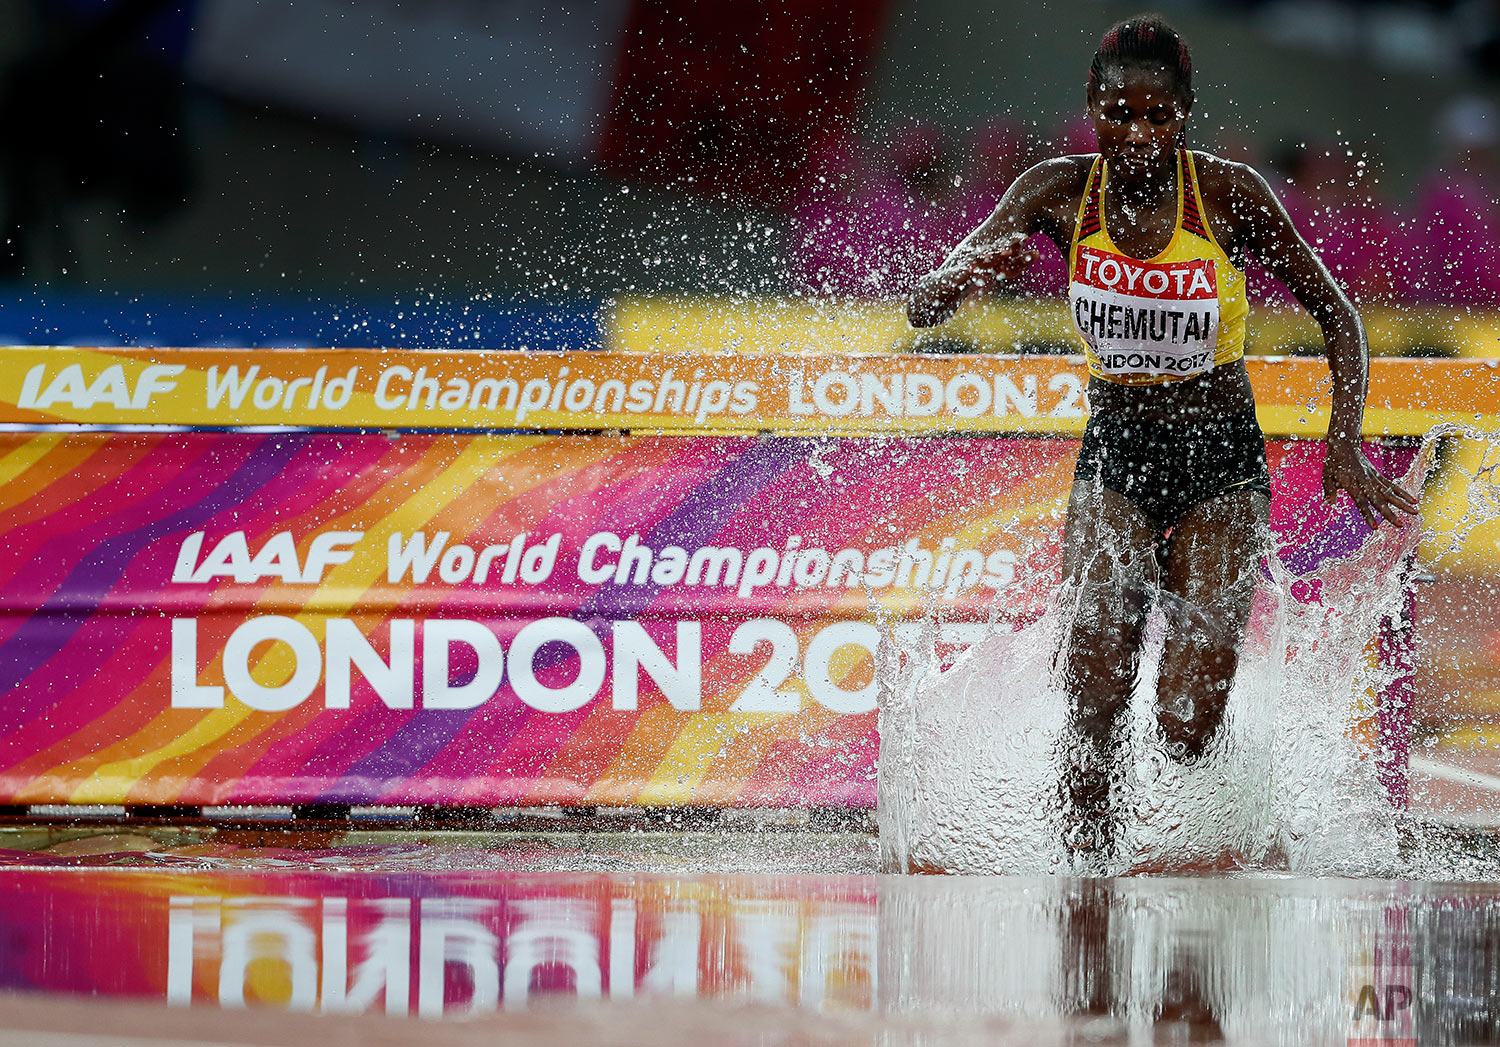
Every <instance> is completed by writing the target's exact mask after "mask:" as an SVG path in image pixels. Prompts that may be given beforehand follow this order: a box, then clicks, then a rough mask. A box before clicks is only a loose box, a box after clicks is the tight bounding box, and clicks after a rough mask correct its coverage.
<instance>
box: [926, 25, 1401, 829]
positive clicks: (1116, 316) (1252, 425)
mask: <svg viewBox="0 0 1500 1047" xmlns="http://www.w3.org/2000/svg"><path fill="white" fill-rule="evenodd" d="M1087 100H1088V114H1089V116H1090V118H1091V119H1092V121H1093V125H1094V130H1095V132H1096V134H1097V136H1098V142H1099V152H1098V154H1096V155H1091V156H1063V157H1058V158H1056V159H1053V160H1047V161H1044V162H1042V163H1040V164H1038V165H1036V166H1035V167H1033V168H1031V169H1030V170H1029V171H1027V172H1026V173H1025V174H1023V175H1021V177H1019V178H1018V179H1016V181H1015V183H1014V184H1013V185H1012V186H1011V187H1010V189H1009V190H1007V191H1006V193H1005V195H1004V196H1003V197H1002V198H1001V200H1000V203H999V205H998V206H997V207H996V208H995V211H994V213H993V214H991V215H990V217H989V218H987V219H986V220H985V221H984V223H983V224H981V225H980V226H979V228H978V229H976V230H974V232H972V233H970V234H969V236H968V237H967V238H965V240H964V241H963V242H962V243H961V244H959V245H958V247H957V248H955V249H954V251H953V253H952V254H951V255H950V256H949V257H948V259H947V260H946V261H945V262H944V263H943V264H942V265H941V266H939V267H938V268H937V269H936V270H934V271H933V272H931V273H929V274H928V275H927V276H925V277H923V278H922V279H921V280H919V281H918V282H917V285H916V287H915V288H914V289H913V291H912V294H911V298H910V301H909V302H908V307H907V312H908V315H909V317H910V319H911V322H912V324H913V325H914V326H917V327H929V326H932V325H934V324H939V323H942V322H943V321H945V320H947V319H948V318H949V317H950V316H952V315H953V313H954V312H955V311H956V310H957V309H958V307H959V305H960V304H961V303H962V302H963V301H964V300H965V298H967V297H968V296H969V295H971V294H973V293H975V292H977V291H981V290H983V289H984V288H986V287H988V286H991V285H992V284H993V283H994V282H996V281H997V280H1004V279H1008V278H1012V277H1015V276H1017V275H1018V274H1020V273H1021V272H1022V271H1023V270H1024V269H1025V268H1026V267H1027V266H1028V265H1030V264H1031V263H1032V262H1033V261H1035V259H1036V253H1035V252H1034V251H1033V250H1031V249H1030V248H1028V247H1027V246H1026V244H1027V240H1028V239H1029V238H1030V237H1031V236H1032V235H1034V234H1038V233H1040V234H1044V235H1046V236H1048V237H1050V238H1051V239H1052V241H1053V243H1055V244H1056V245H1057V246H1058V248H1059V250H1061V251H1062V252H1063V254H1064V255H1065V256H1066V257H1067V259H1068V267H1069V280H1070V283H1069V289H1068V305H1069V311H1070V315H1071V317H1072V322H1073V324H1074V325H1075V327H1076V328H1077V334H1078V335H1079V337H1080V338H1081V339H1082V341H1083V343H1084V351H1085V355H1086V357H1087V359H1088V366H1089V371H1090V375H1091V377H1090V381H1089V387H1088V397H1089V407H1090V411H1091V414H1090V418H1089V422H1088V426H1087V428H1086V430H1085V432H1084V437H1083V444H1082V447H1081V449H1080V451H1079V455H1078V464H1077V467H1076V470H1075V472H1074V480H1073V490H1072V495H1071V497H1070V498H1069V501H1068V516H1067V524H1066V527H1065V529H1064V536H1063V573H1064V581H1065V583H1066V586H1067V587H1066V588H1065V590H1064V592H1065V593H1066V594H1067V596H1068V599H1069V604H1068V608H1069V610H1070V612H1071V624H1070V626H1069V628H1068V629H1067V631H1066V635H1065V637H1064V639H1063V642H1062V646H1061V648H1060V649H1059V653H1058V669H1059V672H1060V679H1061V683H1062V686H1063V690H1064V692H1065V693H1066V694H1067V696H1068V700H1069V703H1070V722H1071V737H1070V738H1068V739H1067V740H1066V741H1067V744H1066V746H1065V755H1064V773H1063V776H1062V788H1061V793H1062V802H1063V805H1064V811H1065V824H1066V827H1065V830H1064V832H1065V840H1066V842H1067V843H1068V844H1069V846H1071V847H1072V848H1075V849H1077V850H1079V851H1082V852H1086V853H1093V854H1097V855H1099V856H1100V857H1101V858H1102V857H1106V856H1107V855H1108V854H1109V853H1110V851H1111V850H1112V848H1113V841H1112V837H1113V832H1112V824H1111V820H1110V813H1109V768H1110V763H1111V761H1112V758H1113V753H1114V751H1115V748H1116V747H1117V745H1118V744H1119V739H1118V732H1119V728H1120V726H1121V721H1122V720H1123V713H1124V712H1125V709H1126V708H1127V706H1128V704H1129V701H1130V695H1131V691H1132V689H1133V687H1134V684H1135V679H1136V674H1137V669H1138V665H1139V661H1140V653H1141V641H1142V636H1143V632H1144V625H1145V620H1146V616H1147V613H1148V612H1149V610H1150V607H1151V604H1152V602H1153V595H1154V594H1155V593H1157V592H1165V593H1168V594H1171V597H1173V598H1174V599H1171V600H1170V603H1171V605H1172V606H1173V607H1174V608H1186V609H1188V610H1187V611H1186V612H1185V613H1182V614H1174V616H1173V621H1172V622H1171V627H1170V628H1169V631H1168V635H1167V637H1166V646H1165V649H1164V651H1163V653H1162V656H1161V663H1160V667H1159V671H1158V677H1157V690H1156V693H1157V701H1158V711H1157V719H1158V722H1159V725H1160V730H1161V732H1162V735H1163V739H1164V741H1165V743H1166V746H1167V749H1168V752H1169V753H1171V754H1172V756H1173V757H1174V758H1175V759H1177V760H1179V761H1181V762H1182V763H1184V764H1190V763H1192V762H1194V761H1196V760H1198V759H1199V758H1200V757H1201V756H1202V755H1203V753H1204V751H1205V749H1206V748H1207V747H1208V745H1209V743H1210V742H1211V741H1212V740H1213V738H1214V736H1215V733H1216V731H1217V730H1218V727H1219V725H1220V723H1221V721H1222V720H1223V717H1224V709H1225V704H1226V702H1227V700H1228V696H1229V689H1230V685H1231V684H1232V682H1233V679H1234V674H1235V670H1236V667H1237V665H1238V662H1239V651H1240V647H1241V644H1242V642H1243V639H1244V635H1245V627H1246V622H1247V620H1248V617H1249V613H1250V601H1251V594H1252V588H1253V585H1254V581H1255V577H1256V574H1257V572H1258V569H1259V566H1260V558H1261V557H1262V556H1263V555H1264V554H1265V552H1266V551H1267V549H1268V535H1269V504H1270V476H1269V473H1268V471H1267V468H1266V455H1265V442H1264V437H1263V435H1262V433H1261V430H1260V427H1259V425H1258V424H1257V422H1256V418H1255V404H1254V401H1253V399H1252V396H1251V389H1250V379H1249V375H1248V373H1247V372H1246V370H1245V364H1244V359H1243V356H1244V345H1245V319H1246V314H1247V312H1248V307H1247V304H1246V299H1245V276H1244V269H1245V260H1246V259H1247V258H1249V257H1252V256H1253V257H1254V258H1256V259H1258V260H1259V261H1260V262H1261V263H1262V264H1263V265H1265V266H1266V268H1267V269H1269V270H1270V271H1271V272H1272V273H1273V274H1274V275H1275V276H1276V277H1277V278H1278V279H1279V280H1281V281H1282V283H1284V284H1285V285H1286V286H1287V288H1288V289H1289V290H1290V291H1291V292H1292V293H1293V294H1294V295H1295V296H1296V298H1297V300H1298V301H1299V302H1300V303H1301V304H1302V305H1303V307H1304V308H1306V309H1307V311H1308V312H1309V313H1311V314H1312V316H1313V318H1314V319H1315V320H1317V322H1318V324H1319V326H1320V327H1321V328H1322V332H1323V339H1324V342H1325V344H1326V346H1327V352H1328V363H1329V367H1330V369H1331V371H1332V374H1333V411H1332V417H1331V420H1330V423H1329V431H1328V444H1327V459H1326V462H1325V464H1324V468H1323V493H1324V497H1325V498H1326V499H1328V500H1329V501H1330V502H1331V501H1333V500H1334V499H1335V498H1336V497H1337V496H1338V492H1339V491H1344V492H1345V493H1346V494H1347V495H1348V496H1349V497H1350V498H1351V499H1352V500H1353V502H1354V505H1355V506H1356V507H1357V508H1358V510H1359V512H1360V513H1361V515H1362V516H1363V517H1364V519H1365V521H1366V522H1367V523H1369V524H1370V526H1372V527H1373V526H1376V524H1377V523H1378V521H1379V520H1380V519H1382V518H1383V519H1385V520H1388V521H1390V522H1391V523H1397V522H1399V520H1400V518H1401V515H1402V514H1403V513H1414V512H1416V509H1417V504H1416V501H1415V499H1414V498H1412V496H1411V495H1409V494H1407V493H1406V492H1405V491H1403V490H1401V489H1400V488H1399V487H1397V486H1396V485H1395V484H1394V483H1392V482H1391V481H1390V480H1388V479H1386V478H1385V477H1383V476H1381V475H1380V474H1379V473H1378V472H1376V471H1375V469H1374V468H1373V467H1372V466H1371V465H1370V463H1369V461H1368V460H1367V459H1366V458H1365V456H1364V454H1363V452H1362V451H1361V449H1360V423H1361V418H1362V415H1363V413H1364V401H1365V386H1366V374H1367V355H1366V348H1365V336H1364V329H1363V326H1362V325H1361V323H1360V320H1359V316H1358V315H1357V314H1356V313H1355V311H1354V307H1353V306H1352V305H1351V304H1350V302H1349V300H1348V298H1346V297H1345V295H1344V293H1343V292H1342V291H1341V290H1340V289H1339V288H1338V286H1337V285H1336V284H1335V283H1334V281H1333V278H1332V277H1331V276H1330V275H1329V273H1328V270H1327V269H1326V268H1325V267H1324V266H1323V264H1322V263H1321V262H1320V261H1319V260H1318V258H1317V256H1316V255H1314V254H1313V252H1312V249H1311V248H1309V247H1308V245H1307V244H1306V243H1305V242H1304V241H1303V239H1302V237H1301V236H1299V235H1298V233H1297V231H1296V229H1294V228H1293V227H1292V223H1291V220H1290V219H1289V218H1288V217H1287V213H1286V211H1285V210H1284V209H1283V208H1282V206H1281V204H1280V203H1279V202H1278V201H1277V199H1276V197H1275V195H1274V194H1273V193H1272V191H1271V189H1270V187H1269V186H1268V185H1267V184H1266V181H1265V179H1264V178H1262V177H1261V176H1260V175H1259V174H1257V173H1256V172H1255V171H1254V170H1253V169H1252V168H1250V167H1247V166H1245V165H1244V164H1239V163H1231V162H1229V161H1227V160H1221V159H1219V158H1218V157H1216V156H1212V155H1210V154H1207V153H1203V152H1199V151H1196V150H1194V151H1190V150H1189V149H1188V148H1187V146H1186V144H1185V142H1186V139H1185V131H1186V125H1187V119H1188V114H1189V112H1190V111H1191V109H1192V105H1193V81H1192V62H1191V58H1190V56H1189V53H1188V48H1187V45H1186V44H1185V43H1184V42H1183V40H1182V38H1181V37H1180V36H1179V35H1178V34H1177V32H1176V31H1175V30H1174V29H1173V28H1172V27H1171V26H1169V25H1168V24H1167V23H1166V22H1164V21H1163V20H1162V19H1160V18H1159V17H1157V16H1154V15H1146V16H1141V17H1138V18H1132V19H1128V20H1126V21H1124V22H1120V23H1118V24H1117V25H1115V26H1113V27H1112V28H1111V29H1110V30H1109V31H1108V32H1107V33H1106V34H1105V35H1104V38H1103V40H1102V41H1101V43H1100V45H1099V49H1098V51H1097V52H1096V53H1095V55H1094V61H1093V64H1092V66H1091V67H1090V69H1089V82H1088V91H1087Z"/></svg>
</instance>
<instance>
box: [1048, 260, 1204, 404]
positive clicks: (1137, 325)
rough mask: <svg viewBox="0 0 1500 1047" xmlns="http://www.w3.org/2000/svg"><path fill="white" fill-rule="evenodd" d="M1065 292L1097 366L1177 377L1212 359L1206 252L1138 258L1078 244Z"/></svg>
mask: <svg viewBox="0 0 1500 1047" xmlns="http://www.w3.org/2000/svg"><path fill="white" fill-rule="evenodd" d="M1068 299H1069V302H1070V304H1071V305H1072V308H1073V322H1074V323H1075V324H1076V325H1077V327H1078V333H1079V334H1080V335H1082V336H1083V340H1084V341H1085V342H1087V343H1088V345H1089V348H1091V349H1092V350H1093V351H1094V358H1095V361H1096V363H1097V365H1098V368H1099V372H1100V373H1101V374H1106V375H1127V374H1133V375H1169V376H1171V377H1175V378H1184V377H1187V376H1188V375H1194V374H1200V373H1202V372H1203V371H1207V370H1208V369H1209V368H1211V367H1213V365H1214V348H1215V346H1216V345H1217V344H1218V340H1219V285H1218V280H1217V273H1216V270H1215V268H1214V262H1213V259H1209V258H1201V259H1193V260H1191V261H1185V262H1139V261H1136V260H1135V259H1133V258H1126V257H1124V256H1122V255H1117V254H1110V253H1108V252H1106V251H1099V250H1096V249H1094V248H1091V247H1082V246H1080V247H1079V248H1078V260H1077V262H1076V263H1075V264H1074V266H1073V277H1072V282H1071V283H1070V284H1069V286H1068Z"/></svg>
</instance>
